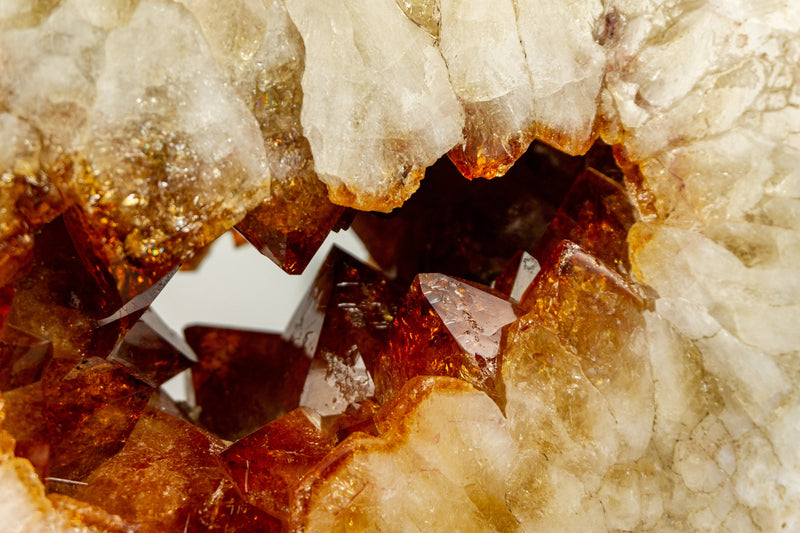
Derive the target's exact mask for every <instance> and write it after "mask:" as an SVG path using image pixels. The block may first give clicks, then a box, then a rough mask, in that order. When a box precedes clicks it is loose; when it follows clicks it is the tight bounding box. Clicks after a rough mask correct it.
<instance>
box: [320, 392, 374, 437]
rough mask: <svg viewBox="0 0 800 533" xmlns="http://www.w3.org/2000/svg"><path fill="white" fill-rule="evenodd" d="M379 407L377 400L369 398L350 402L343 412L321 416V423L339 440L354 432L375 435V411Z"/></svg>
mask: <svg viewBox="0 0 800 533" xmlns="http://www.w3.org/2000/svg"><path fill="white" fill-rule="evenodd" d="M380 407H381V406H380V404H379V403H378V402H376V401H374V400H369V399H368V400H364V401H362V402H358V403H351V404H350V405H348V406H347V409H345V411H344V413H342V414H340V415H334V416H329V417H325V418H323V419H322V424H323V427H324V428H326V429H327V431H329V432H330V433H332V434H334V435H336V438H337V439H339V440H340V441H342V440H344V439H346V438H347V437H348V436H349V435H351V434H353V433H356V432H359V433H366V434H368V435H377V434H378V428H377V427H376V426H375V413H377V412H378V410H379V409H380Z"/></svg>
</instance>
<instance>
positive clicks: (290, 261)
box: [236, 172, 348, 274]
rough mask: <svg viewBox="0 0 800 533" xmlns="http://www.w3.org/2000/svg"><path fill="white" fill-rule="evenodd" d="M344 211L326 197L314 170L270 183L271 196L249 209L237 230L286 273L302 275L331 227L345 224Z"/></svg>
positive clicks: (337, 227) (335, 227) (323, 187)
mask: <svg viewBox="0 0 800 533" xmlns="http://www.w3.org/2000/svg"><path fill="white" fill-rule="evenodd" d="M346 212H347V210H346V209H345V208H344V207H342V206H339V205H335V204H333V203H332V202H331V201H330V200H329V199H328V190H327V188H326V187H325V184H324V183H322V182H321V181H319V179H318V178H317V176H316V174H314V173H313V172H305V173H299V174H296V175H293V176H291V177H289V178H287V179H286V180H284V181H280V180H275V181H274V182H273V184H272V197H271V198H270V199H269V200H266V201H264V202H263V203H261V205H259V206H258V207H256V208H255V209H253V210H252V211H250V212H249V213H248V214H247V216H246V217H245V218H244V219H243V220H242V221H241V222H239V223H238V224H237V225H236V229H237V231H238V232H239V233H241V234H242V235H243V236H244V237H245V238H246V239H247V240H248V241H250V243H251V244H252V245H253V246H255V247H256V248H257V249H258V250H259V251H260V252H261V253H262V254H264V255H265V256H267V257H269V258H270V259H272V261H274V262H275V264H276V265H278V266H279V267H281V268H282V269H283V270H285V271H286V272H288V273H289V274H301V273H302V272H303V271H304V270H305V268H306V266H308V263H309V261H311V258H312V257H314V254H315V253H316V252H317V250H318V249H319V247H320V246H321V245H322V243H323V241H324V240H325V237H327V236H328V233H329V232H330V231H331V230H334V229H336V230H338V229H339V228H340V227H342V226H341V225H340V221H341V222H343V223H344V227H346V226H347V225H348V224H347V215H346Z"/></svg>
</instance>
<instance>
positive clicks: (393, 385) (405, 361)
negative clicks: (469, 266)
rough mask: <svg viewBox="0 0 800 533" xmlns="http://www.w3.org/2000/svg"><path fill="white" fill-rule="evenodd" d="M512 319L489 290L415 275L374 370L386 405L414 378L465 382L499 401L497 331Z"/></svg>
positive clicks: (434, 276) (506, 304) (498, 296)
mask: <svg viewBox="0 0 800 533" xmlns="http://www.w3.org/2000/svg"><path fill="white" fill-rule="evenodd" d="M516 318H517V315H516V313H515V309H514V306H513V304H512V303H511V302H510V301H509V300H508V299H506V298H504V297H503V296H502V294H500V293H498V292H494V291H492V289H490V288H489V287H481V286H480V285H477V284H472V283H468V282H465V281H462V280H459V279H457V278H452V277H450V276H445V275H443V274H420V275H419V276H417V278H416V280H414V283H413V284H412V286H411V290H410V291H409V292H408V294H407V295H406V299H405V301H404V303H403V306H402V308H401V311H400V312H399V314H398V317H397V320H396V321H395V328H394V329H393V331H392V333H391V335H390V337H389V342H388V343H387V346H386V349H385V350H384V351H383V352H382V353H381V359H380V361H379V364H378V369H377V370H376V385H377V388H378V391H377V393H378V397H379V398H381V399H383V400H386V399H388V398H390V397H391V396H392V395H394V394H395V393H396V392H397V391H398V390H399V389H400V387H402V385H403V384H404V383H405V382H406V381H407V380H409V379H410V378H412V377H415V376H431V375H434V376H451V377H460V378H462V379H465V380H467V381H468V382H470V383H471V384H473V385H474V386H476V387H478V388H479V389H482V390H484V391H485V392H487V393H488V394H489V395H490V396H492V397H493V398H495V399H496V400H499V397H500V394H499V391H498V388H497V385H498V382H497V378H498V375H497V374H498V371H499V361H498V351H499V347H500V340H501V337H502V329H503V327H505V326H506V325H508V324H509V323H511V322H513V321H514V320H515V319H516Z"/></svg>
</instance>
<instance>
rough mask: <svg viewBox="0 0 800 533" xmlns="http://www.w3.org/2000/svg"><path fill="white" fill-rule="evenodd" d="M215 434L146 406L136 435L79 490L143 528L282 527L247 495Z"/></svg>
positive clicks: (83, 497)
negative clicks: (238, 485) (237, 483)
mask: <svg viewBox="0 0 800 533" xmlns="http://www.w3.org/2000/svg"><path fill="white" fill-rule="evenodd" d="M224 447H225V444H224V443H223V442H222V441H221V440H220V439H218V438H217V437H214V436H213V435H211V434H209V433H207V432H205V431H203V430H201V429H199V428H197V427H195V426H193V425H191V424H189V423H188V422H185V421H184V420H181V419H180V418H177V417H174V416H172V415H170V414H168V413H166V412H164V411H162V410H160V409H156V408H154V407H148V408H147V409H146V410H145V412H144V413H143V415H142V417H141V419H140V420H139V422H138V423H137V424H136V427H135V429H134V430H133V432H132V433H131V435H130V439H129V440H128V442H127V444H126V445H125V447H124V448H122V450H120V452H119V453H118V454H116V455H115V456H114V457H112V458H111V459H109V460H108V461H106V462H105V463H103V464H102V465H101V466H100V467H99V468H97V469H96V470H94V471H93V472H92V473H91V474H90V475H89V476H88V477H86V479H85V482H84V483H83V484H82V485H81V486H79V487H78V489H77V491H76V492H77V493H76V497H78V498H79V499H81V500H83V501H86V502H89V503H93V502H96V503H97V504H99V505H102V506H103V508H104V509H106V510H108V511H110V512H112V513H115V514H118V515H119V516H121V517H122V518H124V519H125V520H128V521H130V522H133V523H138V524H140V526H141V527H142V529H143V530H144V531H198V532H199V531H265V532H271V531H279V530H280V528H279V522H278V520H277V519H275V518H273V517H272V516H269V515H268V514H266V513H265V512H263V511H261V510H260V509H257V508H255V507H252V506H251V505H249V504H248V503H247V502H245V501H244V499H243V498H242V496H241V495H240V493H239V491H238V490H237V489H236V486H235V484H234V483H233V481H232V480H231V478H230V475H229V474H228V471H227V468H226V466H225V464H224V461H223V460H222V459H221V458H220V456H219V453H220V452H221V451H222V450H223V449H224Z"/></svg>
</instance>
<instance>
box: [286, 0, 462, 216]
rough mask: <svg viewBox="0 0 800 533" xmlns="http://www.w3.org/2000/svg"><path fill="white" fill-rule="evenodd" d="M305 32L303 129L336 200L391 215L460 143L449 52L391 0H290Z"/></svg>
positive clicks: (294, 17) (294, 16)
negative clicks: (431, 167)
mask: <svg viewBox="0 0 800 533" xmlns="http://www.w3.org/2000/svg"><path fill="white" fill-rule="evenodd" d="M286 7H287V9H288V11H289V15H290V16H291V18H292V21H293V22H294V23H295V25H296V26H297V29H298V30H299V31H300V34H301V35H302V36H303V43H304V45H305V52H306V57H305V71H304V73H303V111H302V115H301V121H302V124H303V132H304V134H305V136H306V137H307V138H308V141H309V143H310V144H311V151H312V153H313V154H314V163H315V166H316V171H317V174H318V175H319V177H320V179H321V180H322V181H323V182H325V183H326V184H327V185H328V191H329V194H330V196H331V199H333V200H334V201H335V202H337V203H343V204H345V205H351V206H354V207H358V208H361V209H376V210H381V211H388V210H391V209H392V208H394V207H397V206H399V205H401V204H402V203H403V201H405V200H406V199H407V198H408V197H409V196H410V195H411V194H412V193H413V192H414V191H416V190H417V187H419V182H420V180H421V179H422V177H423V176H424V171H425V167H427V166H429V165H431V164H433V163H434V162H435V161H436V160H437V159H438V158H439V157H440V156H441V155H442V154H443V153H444V152H446V151H447V150H449V149H450V148H451V147H452V146H453V145H455V144H456V143H458V142H459V141H460V140H461V130H462V127H463V123H464V118H463V113H462V111H461V107H460V106H459V104H458V101H457V99H456V96H455V94H454V92H453V88H452V86H451V85H450V82H449V79H448V73H447V68H446V65H445V62H444V60H443V59H442V56H441V55H440V54H439V51H438V50H437V49H436V47H435V46H434V43H433V41H432V39H431V38H430V36H428V35H427V34H426V33H425V32H424V31H423V30H422V29H420V28H419V27H418V26H417V25H416V24H414V23H413V22H411V21H410V20H408V19H407V18H406V17H405V16H404V15H403V13H402V11H401V10H400V9H399V8H398V7H397V5H395V3H394V2H393V1H392V0H369V1H367V0H325V1H318V0H314V1H311V0H300V1H296V2H294V1H293V2H287V4H286Z"/></svg>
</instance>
